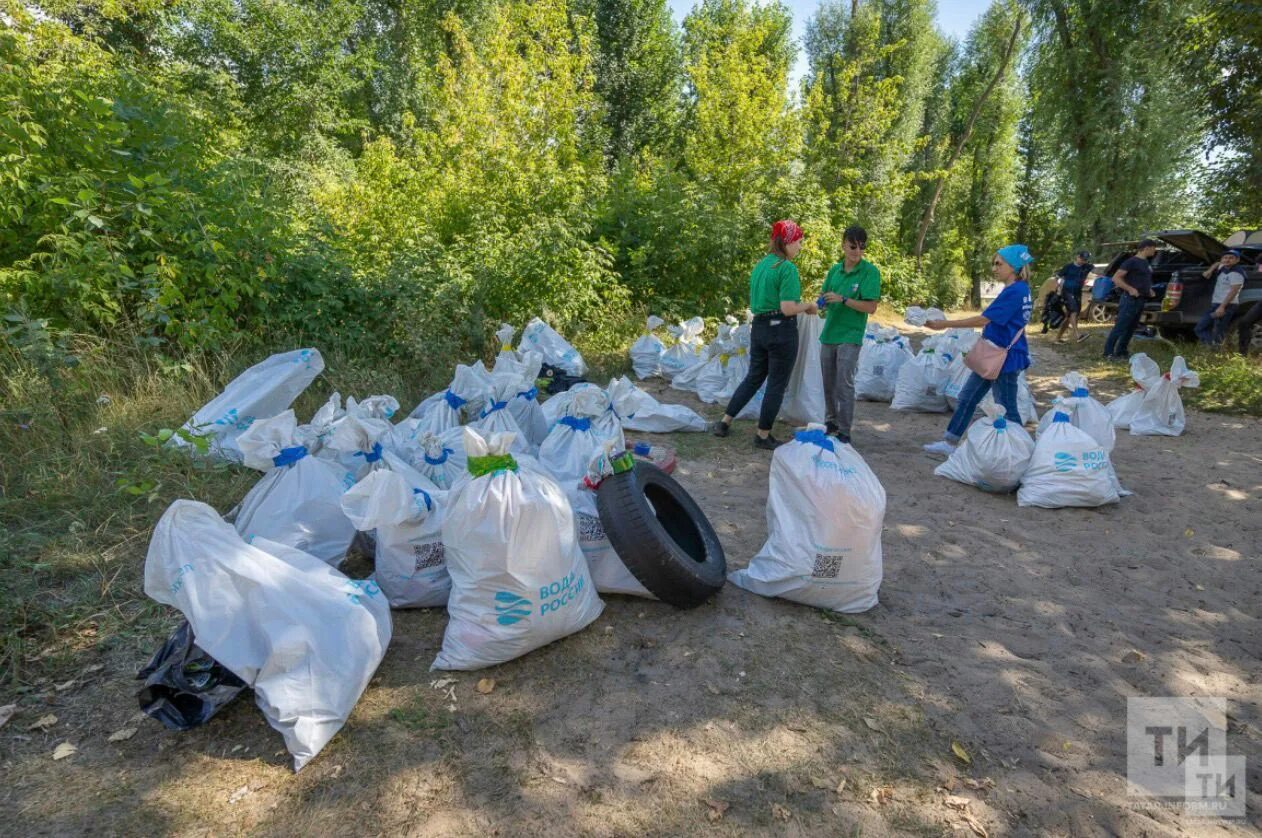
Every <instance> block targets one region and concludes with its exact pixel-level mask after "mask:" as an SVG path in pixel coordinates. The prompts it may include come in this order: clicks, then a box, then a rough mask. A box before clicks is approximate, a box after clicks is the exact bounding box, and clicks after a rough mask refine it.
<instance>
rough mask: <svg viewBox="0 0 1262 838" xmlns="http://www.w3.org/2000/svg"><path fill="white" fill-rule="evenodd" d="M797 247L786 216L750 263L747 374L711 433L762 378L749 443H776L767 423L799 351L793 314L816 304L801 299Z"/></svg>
mask: <svg viewBox="0 0 1262 838" xmlns="http://www.w3.org/2000/svg"><path fill="white" fill-rule="evenodd" d="M801 249H802V228H801V227H799V226H798V225H797V224H795V223H793V222H792V221H788V220H785V221H777V222H776V223H775V224H773V225H772V226H771V252H770V253H768V254H767V255H766V256H764V257H763V258H762V260H761V261H759V263H758V264H757V265H755V266H754V271H753V273H752V274H750V277H749V310H750V311H752V312H753V313H754V325H753V328H752V329H751V330H750V336H749V374H748V375H746V376H745V380H744V381H742V382H741V383H740V386H738V387H737V388H736V392H735V393H733V394H732V400H731V401H730V402H728V405H727V412H726V413H725V414H724V415H723V418H722V419H721V420H720V421H719V422H717V423H716V424H715V427H714V435H715V436H727V435H728V433H729V432H730V431H731V428H732V419H733V418H734V417H735V416H737V415H738V414H739V413H740V412H741V409H742V408H744V407H745V405H746V404H748V403H749V400H750V399H752V398H753V397H754V394H755V393H757V392H758V388H759V387H761V386H762V383H763V382H764V381H766V382H767V392H766V393H764V394H763V397H762V408H761V410H760V411H759V413H758V432H757V434H756V435H755V437H754V447H755V448H764V449H767V450H771V449H774V448H775V447H776V446H777V445H779V444H780V443H779V442H778V441H777V440H776V439H775V437H773V436H772V435H771V426H772V425H773V424H775V421H776V414H778V413H779V412H780V403H781V402H783V401H784V390H785V388H786V387H787V386H788V385H789V376H790V375H792V374H793V364H794V362H795V361H797V357H798V321H797V316H798V315H799V314H814V313H815V312H816V310H817V309H816V307H815V304H814V303H805V304H804V303H802V302H801V300H802V280H801V278H800V277H799V276H798V269H797V266H796V265H794V264H793V260H794V259H795V258H796V257H797V255H798V251H800V250H801Z"/></svg>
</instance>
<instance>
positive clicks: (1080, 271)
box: [1056, 262, 1091, 293]
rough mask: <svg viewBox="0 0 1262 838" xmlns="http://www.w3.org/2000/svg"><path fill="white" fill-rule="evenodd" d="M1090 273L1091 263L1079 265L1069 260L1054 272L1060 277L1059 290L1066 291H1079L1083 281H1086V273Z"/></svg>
mask: <svg viewBox="0 0 1262 838" xmlns="http://www.w3.org/2000/svg"><path fill="white" fill-rule="evenodd" d="M1090 273H1091V265H1089V264H1088V265H1079V264H1077V263H1076V262H1070V263H1069V264H1068V265H1066V266H1065V267H1063V268H1061V269H1060V270H1059V271H1057V272H1056V275H1057V276H1059V277H1060V278H1061V284H1060V288H1061V291H1064V292H1066V293H1073V292H1075V291H1079V292H1081V291H1082V286H1083V283H1085V282H1086V281H1087V275H1088V274H1090Z"/></svg>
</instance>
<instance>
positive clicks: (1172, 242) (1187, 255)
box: [1097, 230, 1262, 342]
mask: <svg viewBox="0 0 1262 838" xmlns="http://www.w3.org/2000/svg"><path fill="white" fill-rule="evenodd" d="M1148 238H1152V239H1157V240H1158V241H1160V242H1162V243H1163V244H1164V247H1162V248H1160V249H1159V250H1158V251H1157V255H1155V256H1154V257H1153V258H1152V290H1153V294H1154V296H1153V297H1151V298H1149V300H1148V302H1147V304H1146V305H1145V306H1144V313H1143V316H1142V319H1141V322H1143V323H1150V324H1153V325H1155V326H1156V327H1157V330H1158V332H1159V333H1160V334H1161V336H1162V337H1164V338H1170V339H1175V338H1191V337H1192V329H1193V327H1195V326H1196V323H1197V321H1198V320H1200V319H1201V316H1202V315H1204V314H1205V312H1207V311H1209V307H1210V297H1211V296H1212V295H1213V293H1214V279H1213V278H1210V279H1206V278H1205V277H1203V276H1201V274H1203V273H1204V272H1205V269H1206V268H1208V267H1209V266H1210V265H1212V264H1214V263H1215V262H1217V261H1218V260H1219V259H1221V258H1222V255H1223V254H1224V253H1225V252H1227V250H1228V247H1227V245H1225V244H1223V243H1222V242H1220V241H1219V240H1218V239H1216V238H1214V237H1213V236H1211V235H1208V234H1207V233H1202V232H1201V231H1199V230H1166V231H1163V232H1160V233H1153V234H1152V235H1150V236H1148ZM1237 238H1241V239H1242V242H1244V241H1250V242H1251V240H1250V238H1249V236H1248V234H1244V235H1243V236H1242V234H1239V233H1238V234H1236V235H1234V236H1232V237H1231V239H1232V241H1233V242H1234V241H1235V240H1236V239H1237ZM1237 249H1239V250H1240V251H1241V253H1243V254H1244V258H1243V259H1241V264H1240V267H1241V268H1243V269H1244V270H1245V283H1244V288H1243V289H1242V290H1241V292H1240V295H1239V296H1238V297H1237V301H1238V302H1239V304H1240V308H1238V309H1237V310H1236V318H1235V319H1239V318H1240V317H1243V316H1244V314H1245V312H1246V311H1247V310H1248V309H1249V308H1250V307H1251V306H1254V305H1258V304H1262V270H1259V261H1260V260H1262V244H1259V243H1252V242H1251V243H1248V244H1242V245H1241V246H1238V248H1237ZM1133 255H1135V250H1134V244H1130V245H1129V246H1127V247H1124V248H1123V249H1122V251H1121V252H1120V253H1118V254H1117V255H1116V256H1114V257H1113V259H1112V260H1111V261H1110V262H1109V264H1108V267H1106V268H1105V269H1104V271H1103V273H1104V275H1105V276H1106V277H1111V276H1113V273H1114V271H1116V270H1117V269H1118V267H1119V266H1120V265H1121V264H1122V262H1124V261H1126V259H1127V258H1129V257H1130V256H1133ZM1171 283H1179V284H1181V285H1182V295H1181V296H1180V298H1179V300H1178V302H1177V303H1173V304H1171V303H1168V302H1167V301H1166V290H1167V289H1168V288H1169V287H1170V285H1171ZM1097 285H1098V283H1097ZM1117 294H1118V291H1117V289H1113V290H1111V291H1110V292H1109V294H1108V296H1107V297H1106V298H1105V300H1104V302H1105V304H1111V306H1112V308H1113V309H1114V311H1115V310H1116V302H1117ZM1255 331H1257V332H1259V334H1256V335H1255V336H1254V341H1255V342H1257V341H1259V340H1262V329H1258V330H1255ZM1228 340H1230V338H1228Z"/></svg>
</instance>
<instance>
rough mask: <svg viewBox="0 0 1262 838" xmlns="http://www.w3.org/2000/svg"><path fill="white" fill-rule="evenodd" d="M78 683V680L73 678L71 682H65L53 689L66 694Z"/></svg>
mask: <svg viewBox="0 0 1262 838" xmlns="http://www.w3.org/2000/svg"><path fill="white" fill-rule="evenodd" d="M77 683H78V681H77V680H76V679H74V678H71V679H70V680H69V681H65V682H63V683H60V684H57V685H55V686H54V687H53V689H55V690H56V691H57V692H59V693H64V692H65V691H66V690H68V689H70V688H71V687H73V686H74V685H75V684H77Z"/></svg>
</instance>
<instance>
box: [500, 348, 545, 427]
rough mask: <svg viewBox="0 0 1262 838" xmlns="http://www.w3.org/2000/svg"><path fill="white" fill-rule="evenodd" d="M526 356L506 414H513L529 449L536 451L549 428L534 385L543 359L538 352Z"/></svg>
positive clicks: (536, 387)
mask: <svg viewBox="0 0 1262 838" xmlns="http://www.w3.org/2000/svg"><path fill="white" fill-rule="evenodd" d="M526 356H527V357H526V359H525V360H524V361H523V362H522V367H523V369H522V375H521V377H520V379H519V380H518V382H517V388H516V391H515V392H514V393H513V397H512V398H511V399H509V401H508V412H509V413H511V414H513V419H514V420H516V422H517V427H519V428H521V432H522V433H523V434H524V435H525V437H526V441H527V442H528V443H530V446H531V448H532V449H535V450H537V449H538V448H539V444H540V443H542V442H543V441H544V439H545V438H547V436H548V428H549V423H548V417H547V416H545V415H544V413H543V405H541V404H540V403H539V387H538V386H537V385H536V384H535V380H536V379H537V378H538V377H539V369H540V365H541V364H542V363H543V358H542V356H540V355H539V353H538V352H527V353H526Z"/></svg>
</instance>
